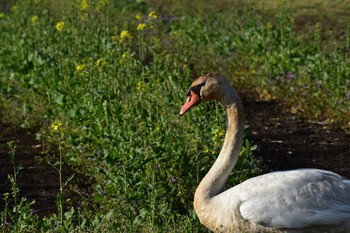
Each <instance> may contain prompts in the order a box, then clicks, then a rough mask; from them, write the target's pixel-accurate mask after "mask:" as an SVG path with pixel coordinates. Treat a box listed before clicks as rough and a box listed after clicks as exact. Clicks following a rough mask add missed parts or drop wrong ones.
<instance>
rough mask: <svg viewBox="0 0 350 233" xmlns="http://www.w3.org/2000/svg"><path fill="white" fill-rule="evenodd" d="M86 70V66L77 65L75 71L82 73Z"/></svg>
mask: <svg viewBox="0 0 350 233" xmlns="http://www.w3.org/2000/svg"><path fill="white" fill-rule="evenodd" d="M84 69H85V65H84V64H82V65H77V66H76V67H75V71H77V72H81V71H83V70H84Z"/></svg>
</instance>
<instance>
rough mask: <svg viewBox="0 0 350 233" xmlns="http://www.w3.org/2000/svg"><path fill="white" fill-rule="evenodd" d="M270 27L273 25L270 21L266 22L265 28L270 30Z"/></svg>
mask: <svg viewBox="0 0 350 233" xmlns="http://www.w3.org/2000/svg"><path fill="white" fill-rule="evenodd" d="M272 27H273V25H272V23H270V22H268V23H267V24H266V29H267V30H271V29H272Z"/></svg>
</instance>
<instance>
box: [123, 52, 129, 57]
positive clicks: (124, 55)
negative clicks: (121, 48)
mask: <svg viewBox="0 0 350 233" xmlns="http://www.w3.org/2000/svg"><path fill="white" fill-rule="evenodd" d="M128 57H130V53H129V52H124V53H123V55H122V58H128Z"/></svg>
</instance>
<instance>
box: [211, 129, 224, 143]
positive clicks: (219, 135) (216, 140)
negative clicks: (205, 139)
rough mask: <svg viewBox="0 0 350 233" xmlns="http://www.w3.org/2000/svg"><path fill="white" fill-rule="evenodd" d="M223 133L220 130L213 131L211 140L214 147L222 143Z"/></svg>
mask: <svg viewBox="0 0 350 233" xmlns="http://www.w3.org/2000/svg"><path fill="white" fill-rule="evenodd" d="M224 136H225V131H223V130H220V129H215V131H214V136H213V140H214V143H215V145H218V144H220V143H222V142H223V141H224Z"/></svg>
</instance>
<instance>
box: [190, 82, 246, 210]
mask: <svg viewBox="0 0 350 233" xmlns="http://www.w3.org/2000/svg"><path fill="white" fill-rule="evenodd" d="M220 102H221V104H222V105H223V106H224V107H225V108H226V113H227V121H226V122H227V125H226V135H225V140H224V143H223V146H222V149H221V151H220V154H219V156H218V158H217V159H216V161H215V163H214V164H213V166H212V167H211V169H210V170H209V172H208V173H207V175H206V176H205V177H204V178H203V180H202V181H201V183H200V184H199V186H198V188H197V190H196V193H195V204H196V202H197V204H199V203H201V202H203V201H206V200H210V199H211V198H212V197H214V196H216V195H218V194H219V193H221V192H222V191H223V190H224V186H225V184H226V181H227V178H228V176H229V174H230V173H231V171H232V169H233V167H234V166H235V164H236V162H237V159H238V156H239V153H240V150H241V147H242V141H243V132H244V119H243V108H242V104H241V102H240V100H239V97H238V95H237V94H236V92H235V91H234V90H233V88H232V91H231V93H230V95H228V96H225V97H224V98H223V99H221V101H220Z"/></svg>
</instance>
